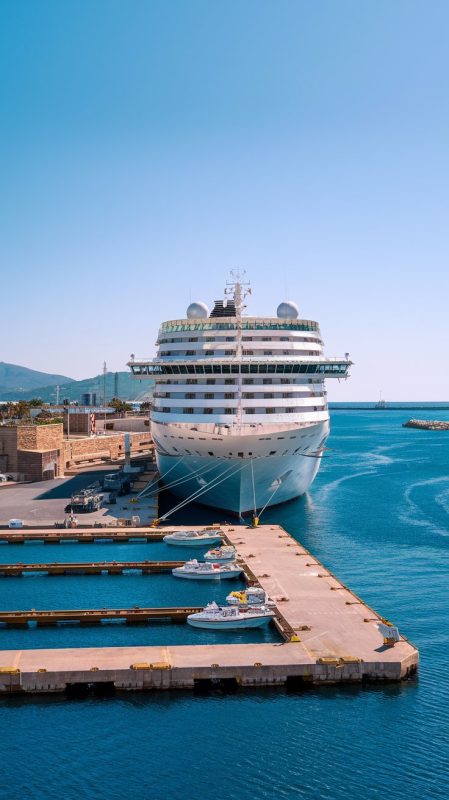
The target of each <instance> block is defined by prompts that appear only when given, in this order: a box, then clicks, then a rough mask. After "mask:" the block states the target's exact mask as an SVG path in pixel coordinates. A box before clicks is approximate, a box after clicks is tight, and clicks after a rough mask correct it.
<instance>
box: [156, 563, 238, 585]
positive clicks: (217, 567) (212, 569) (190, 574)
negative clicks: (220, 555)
mask: <svg viewBox="0 0 449 800" xmlns="http://www.w3.org/2000/svg"><path fill="white" fill-rule="evenodd" d="M241 573H242V570H241V568H240V567H239V566H238V565H237V564H235V563H234V562H231V563H228V564H211V563H207V562H204V561H197V559H196V558H193V559H192V560H191V561H187V562H186V563H185V564H183V565H182V567H175V569H172V574H173V575H174V576H175V578H189V579H190V580H201V581H210V580H212V581H220V580H225V579H231V578H238V576H239V575H241Z"/></svg>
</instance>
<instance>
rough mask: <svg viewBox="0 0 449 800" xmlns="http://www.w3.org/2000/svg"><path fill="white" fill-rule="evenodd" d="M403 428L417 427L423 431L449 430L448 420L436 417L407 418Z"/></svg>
mask: <svg viewBox="0 0 449 800" xmlns="http://www.w3.org/2000/svg"><path fill="white" fill-rule="evenodd" d="M402 427H403V428H418V429H419V430H423V431H449V422H444V421H443V420H438V419H409V420H408V422H404V423H403V425H402Z"/></svg>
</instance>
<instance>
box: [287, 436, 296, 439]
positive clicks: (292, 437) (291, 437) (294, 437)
mask: <svg viewBox="0 0 449 800" xmlns="http://www.w3.org/2000/svg"><path fill="white" fill-rule="evenodd" d="M288 438H289V439H296V436H289V437H288Z"/></svg>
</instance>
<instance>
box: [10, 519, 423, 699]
mask: <svg viewBox="0 0 449 800" xmlns="http://www.w3.org/2000/svg"><path fill="white" fill-rule="evenodd" d="M181 527H182V526H181ZM221 527H222V529H223V531H224V533H225V538H226V541H227V542H229V543H230V544H233V545H234V546H235V547H236V549H237V554H238V559H239V561H240V563H241V565H242V567H243V568H244V570H245V573H246V576H247V579H248V580H249V581H254V582H256V583H258V584H259V585H261V586H262V587H263V588H264V589H265V590H266V591H267V592H268V594H269V596H270V597H271V599H272V600H273V601H274V602H275V604H276V625H277V627H278V629H279V630H280V631H281V633H282V635H283V638H284V642H282V643H274V644H244V645H242V644H239V645H236V644H218V645H217V644H215V645H188V646H175V647H172V646H170V647H159V646H158V647H155V646H150V647H116V648H115V647H114V648H110V647H107V648H80V649H64V650H62V649H61V650H28V651H27V650H20V651H14V650H9V651H8V650H4V651H1V652H0V691H3V692H25V693H33V692H38V693H40V692H64V691H65V690H66V689H67V688H69V687H71V686H73V685H79V684H83V685H88V686H93V685H96V684H107V685H109V686H112V687H115V688H116V689H118V690H150V689H175V688H188V687H193V686H195V684H201V683H202V682H203V681H216V680H219V681H226V682H228V681H231V682H234V683H236V684H239V685H242V686H263V685H266V686H268V685H276V684H280V685H283V684H288V683H290V682H292V683H296V682H299V683H302V682H304V683H315V684H321V683H340V682H348V681H349V682H361V681H365V680H368V681H370V680H371V681H377V680H391V681H399V680H402V679H405V678H407V677H408V676H410V675H411V674H413V673H414V672H415V671H416V669H417V665H418V651H417V650H416V648H415V647H414V646H413V645H412V644H411V643H410V642H408V641H407V639H406V638H405V637H404V636H401V637H400V640H399V641H398V642H397V643H396V644H394V645H393V646H391V645H389V644H385V642H384V638H383V634H382V633H381V631H380V630H379V627H378V626H379V623H382V622H385V621H384V620H382V618H381V617H380V616H379V615H378V614H377V613H376V612H375V611H373V610H372V609H371V608H369V607H368V606H367V605H366V604H364V603H363V601H362V600H361V599H360V598H359V597H357V596H356V595H355V594H354V593H353V592H352V591H351V590H350V589H349V588H348V587H346V586H344V585H343V584H342V583H341V582H340V581H339V580H338V579H337V578H336V577H335V576H334V575H333V574H332V573H331V572H330V571H329V570H328V569H326V568H325V567H324V566H323V565H322V564H321V563H320V562H319V561H317V559H316V558H314V557H313V556H312V555H311V554H310V553H309V552H308V551H307V550H306V549H305V548H304V547H302V545H301V544H299V543H298V542H297V541H296V540H295V539H293V537H291V536H290V535H289V534H288V533H286V531H284V530H283V529H282V528H281V527H279V526H274V525H273V526H271V525H261V526H259V527H258V528H255V529H253V528H245V527H241V526H221ZM163 533H165V531H163ZM144 611H145V610H144Z"/></svg>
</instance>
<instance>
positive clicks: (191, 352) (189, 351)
mask: <svg viewBox="0 0 449 800" xmlns="http://www.w3.org/2000/svg"><path fill="white" fill-rule="evenodd" d="M194 355H195V350H186V356H194Z"/></svg>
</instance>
